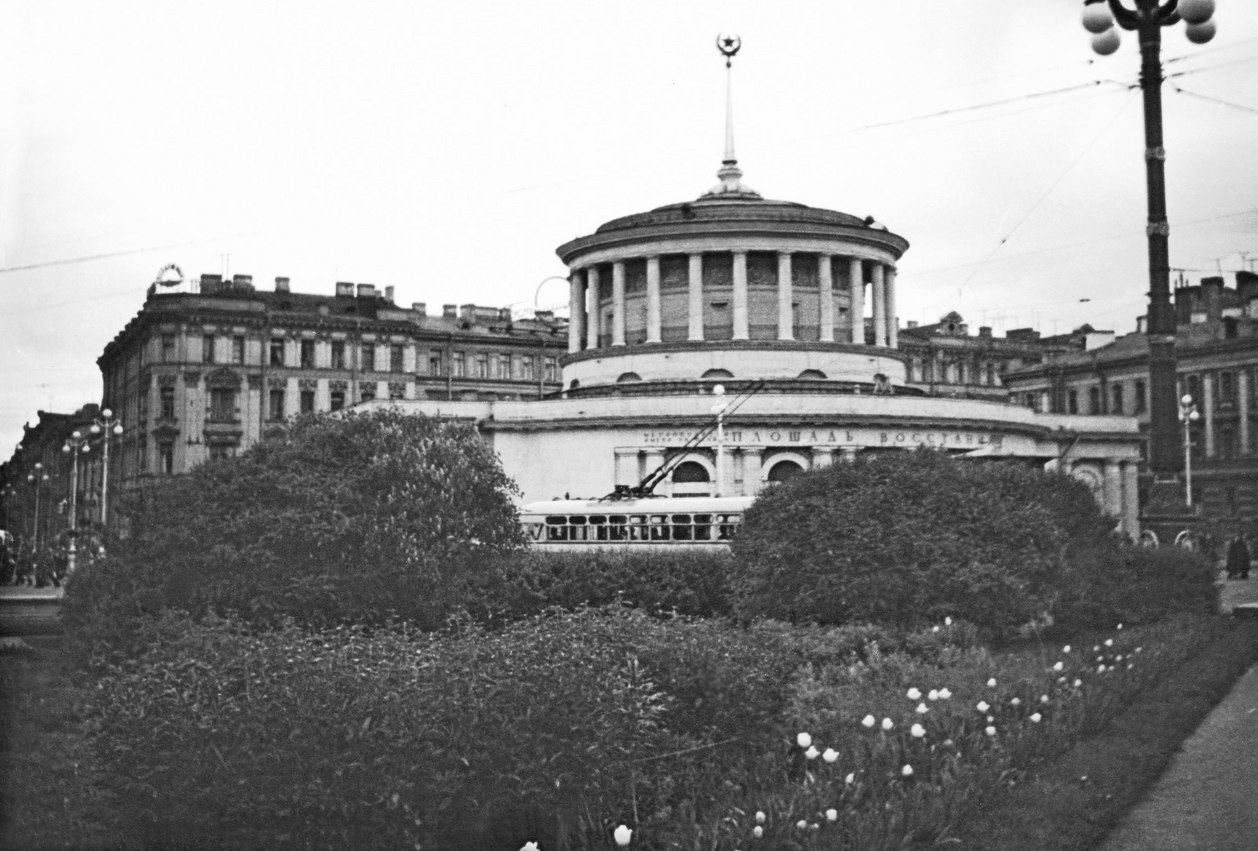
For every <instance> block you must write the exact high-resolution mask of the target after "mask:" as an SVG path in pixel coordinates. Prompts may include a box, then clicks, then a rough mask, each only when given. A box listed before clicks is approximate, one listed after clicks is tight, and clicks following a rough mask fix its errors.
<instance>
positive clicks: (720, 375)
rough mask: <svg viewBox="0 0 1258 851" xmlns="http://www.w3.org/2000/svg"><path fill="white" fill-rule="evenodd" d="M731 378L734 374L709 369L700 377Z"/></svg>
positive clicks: (722, 370) (724, 370)
mask: <svg viewBox="0 0 1258 851" xmlns="http://www.w3.org/2000/svg"><path fill="white" fill-rule="evenodd" d="M733 377H734V373H732V372H730V371H729V370H728V369H709V370H708V371H707V372H705V373H703V376H702V378H704V379H715V378H733Z"/></svg>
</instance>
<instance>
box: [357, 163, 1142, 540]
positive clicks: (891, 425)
mask: <svg viewBox="0 0 1258 851" xmlns="http://www.w3.org/2000/svg"><path fill="white" fill-rule="evenodd" d="M718 176H719V177H720V180H721V182H720V183H719V184H718V185H717V186H715V187H713V188H712V189H710V190H709V191H708V192H706V193H704V194H703V195H701V196H700V197H699V198H697V199H695V200H693V201H689V202H684V203H680V204H670V205H667V206H664V207H659V208H656V209H654V210H650V211H648V212H646V213H639V214H635V215H631V216H626V217H622V218H619V219H615V220H613V221H611V222H608V223H607V224H605V225H603V226H602V227H599V228H598V229H597V230H596V231H594V233H592V234H590V235H588V236H584V237H579V238H577V239H575V240H572V241H570V242H567V243H565V244H563V245H561V246H560V247H559V248H558V250H557V253H558V255H559V257H560V259H561V260H562V261H563V262H564V263H565V264H566V265H567V267H568V270H569V281H570V306H569V310H570V316H571V321H570V325H569V328H570V334H569V337H568V352H567V354H566V355H565V356H564V358H563V359H562V362H561V363H562V369H563V376H562V378H563V392H562V394H558V395H557V396H554V397H551V398H547V399H543V400H535V401H503V400H494V401H475V402H473V401H457V400H456V401H439V400H432V399H428V400H415V401H409V400H408V401H404V402H400V403H395V404H400V405H401V407H403V408H404V409H405V410H409V411H412V412H414V413H423V414H426V415H439V416H449V417H457V418H462V419H467V420H470V421H473V422H475V423H476V424H477V426H478V428H479V430H480V432H481V433H482V434H483V435H484V436H485V437H486V439H487V440H489V441H490V442H491V444H492V445H493V447H494V449H495V451H496V452H497V453H498V454H499V456H500V457H501V458H502V461H503V465H504V467H505V469H506V471H507V473H508V474H509V475H511V476H512V477H513V478H514V479H515V480H516V482H517V483H518V484H519V486H520V488H521V491H522V493H521V497H520V499H521V502H524V503H529V502H536V501H542V500H549V499H553V498H558V497H563V496H565V495H567V496H574V497H575V496H580V497H599V496H603V495H606V494H609V493H611V492H612V491H613V490H614V489H615V488H617V487H620V486H629V487H633V486H635V485H637V484H639V483H640V482H641V481H642V480H643V479H644V478H645V477H647V476H648V475H649V474H650V473H651V472H652V471H654V470H656V469H657V468H659V467H660V465H661V464H663V463H664V461H665V459H666V458H669V456H670V455H674V454H679V453H680V454H681V456H682V457H680V459H679V461H680V463H678V464H677V466H676V467H675V468H674V469H673V470H672V472H671V474H670V475H669V476H668V477H667V478H666V479H665V480H664V481H662V482H661V483H660V484H659V486H658V487H657V489H656V492H657V493H660V494H671V495H682V494H685V495H697V494H705V495H717V496H726V495H754V494H756V493H758V492H759V491H760V490H761V489H763V488H764V487H766V486H768V485H769V484H770V483H772V482H775V481H781V480H783V479H786V478H789V477H790V476H791V475H795V474H797V473H799V472H800V471H803V470H808V469H812V468H815V467H820V466H825V465H828V464H833V463H840V462H842V461H845V460H848V459H852V458H855V457H856V456H857V455H858V454H860V453H867V452H884V451H893V450H903V449H912V448H917V447H933V448H936V449H940V450H943V451H946V452H949V453H953V454H957V455H962V456H966V457H972V458H1013V459H1022V460H1023V462H1024V463H1027V464H1029V465H1034V466H1038V467H1045V466H1048V467H1056V468H1059V469H1064V470H1067V471H1069V472H1070V473H1071V474H1073V475H1075V476H1076V477H1078V478H1080V479H1082V480H1084V481H1085V482H1087V483H1088V485H1089V486H1090V487H1091V488H1092V489H1093V492H1094V493H1095V495H1096V497H1097V499H1098V501H1099V502H1100V503H1101V504H1102V506H1103V507H1104V508H1105V509H1106V510H1107V512H1109V513H1110V514H1111V515H1112V516H1113V517H1114V519H1115V522H1116V524H1117V526H1118V527H1119V528H1121V529H1122V530H1123V531H1125V532H1128V533H1130V534H1132V535H1135V534H1138V532H1139V518H1138V503H1137V500H1136V478H1137V465H1138V463H1139V432H1138V430H1137V426H1136V423H1135V421H1134V420H1131V419H1129V418H1127V417H1082V416H1069V415H1062V414H1048V413H1039V412H1035V411H1031V410H1029V409H1027V408H1024V407H1019V406H1017V405H1011V404H1009V402H1008V400H1007V393H1006V392H1005V391H1003V389H1001V391H1000V392H999V393H995V392H993V393H992V394H991V395H992V397H993V398H991V399H984V398H966V397H964V396H960V397H958V398H940V397H939V396H938V395H936V396H932V395H929V393H928V391H927V388H925V387H923V386H921V384H922V382H921V381H915V380H914V376H913V375H911V372H910V367H909V364H910V362H911V361H912V359H913V358H914V357H915V356H918V355H915V354H913V353H924V352H928V351H931V348H930V347H931V346H932V345H935V342H934V341H933V337H932V336H931V335H930V334H929V333H924V334H923V336H922V337H920V338H919V340H918V341H917V342H915V343H914V344H913V345H910V346H909V347H908V348H906V347H905V344H904V341H905V338H904V337H903V336H902V335H901V334H900V332H899V329H898V323H897V321H896V310H895V303H896V293H897V287H898V283H897V280H896V262H897V261H898V260H899V258H900V257H901V256H902V254H903V253H904V251H905V250H906V249H907V248H908V242H907V240H905V239H904V238H903V237H901V236H899V235H897V234H895V233H892V232H891V231H889V230H888V229H887V228H886V227H884V226H883V225H881V224H879V223H878V222H876V221H874V220H873V219H871V218H860V217H856V216H851V215H847V214H844V213H840V212H836V211H832V210H825V209H818V208H813V207H807V206H805V205H802V204H796V203H791V202H784V201H774V200H767V199H764V198H762V197H761V196H760V194H759V193H757V192H755V191H754V190H751V189H749V188H748V187H747V186H745V185H744V184H743V183H742V173H741V171H740V170H739V168H738V166H737V162H736V160H734V158H733V157H732V155H731V154H729V153H727V156H726V158H725V161H724V163H723V165H722V168H721V169H720V171H719V172H718ZM1041 348H1042V346H1041V347H1037V346H1034V345H1029V344H1027V345H1023V344H1020V343H1015V344H1012V345H1011V346H1010V347H1009V353H1008V354H1006V353H1005V350H1004V349H1001V350H1000V354H999V355H998V354H996V353H995V352H993V353H992V354H991V358H990V359H991V360H992V362H993V368H994V364H995V363H997V362H1000V363H1004V362H1008V361H1009V360H1012V359H1013V358H1014V356H1015V354H1016V356H1017V357H1028V358H1029V357H1032V356H1035V353H1036V352H1038V351H1040V349H1041ZM983 374H984V375H985V374H986V373H985V372H984V373H983ZM980 386H982V385H980ZM368 404H371V405H384V404H389V403H386V402H384V401H380V400H378V401H376V402H373V403H368ZM714 417H719V418H720V420H721V422H722V428H721V429H719V430H718V431H716V432H714V433H712V434H711V435H709V436H708V437H707V438H706V439H703V440H701V441H699V442H698V443H697V444H695V443H694V442H693V441H691V438H692V437H693V436H695V435H696V434H697V433H699V432H701V431H702V430H704V429H705V427H707V426H709V425H710V424H711V423H712V422H713V419H714Z"/></svg>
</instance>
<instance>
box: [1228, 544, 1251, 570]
mask: <svg viewBox="0 0 1258 851" xmlns="http://www.w3.org/2000/svg"><path fill="white" fill-rule="evenodd" d="M1251 559H1252V555H1251V551H1250V549H1249V541H1248V540H1247V539H1246V536H1245V535H1237V536H1236V537H1235V538H1233V539H1232V543H1230V544H1228V545H1227V562H1226V564H1227V578H1228V579H1248V578H1249V563H1250V561H1251Z"/></svg>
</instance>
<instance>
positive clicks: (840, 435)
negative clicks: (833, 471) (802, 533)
mask: <svg viewBox="0 0 1258 851" xmlns="http://www.w3.org/2000/svg"><path fill="white" fill-rule="evenodd" d="M692 437H694V432H690V431H681V430H668V431H644V432H643V433H642V442H643V444H645V445H647V446H651V445H656V446H676V445H679V444H684V443H685V442H686V441H688V440H690V439H691V438H692ZM715 442H716V438H715V435H713V436H710V437H708V439H707V440H706V441H704V443H705V444H706V445H711V444H713V443H715ZM724 442H725V445H726V446H730V447H733V446H742V445H747V446H783V445H790V444H806V445H812V446H822V447H824V446H885V447H915V446H933V447H939V448H940V449H963V448H970V449H980V448H982V447H991V448H993V449H1000V448H1001V445H1002V443H1003V442H1004V438H1003V436H1002V435H1000V434H996V433H993V432H989V431H970V430H957V429H887V428H861V427H859V426H856V427H852V428H842V427H838V426H833V427H829V428H818V429H812V430H809V431H803V430H800V431H792V430H790V429H787V430H785V431H781V430H773V431H747V430H744V429H731V430H727V431H726V432H725V441H724Z"/></svg>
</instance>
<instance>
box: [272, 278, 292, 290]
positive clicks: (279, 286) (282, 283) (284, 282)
mask: <svg viewBox="0 0 1258 851" xmlns="http://www.w3.org/2000/svg"><path fill="white" fill-rule="evenodd" d="M275 291H276V292H277V293H286V292H288V291H289V289H288V278H276V279H275Z"/></svg>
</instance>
